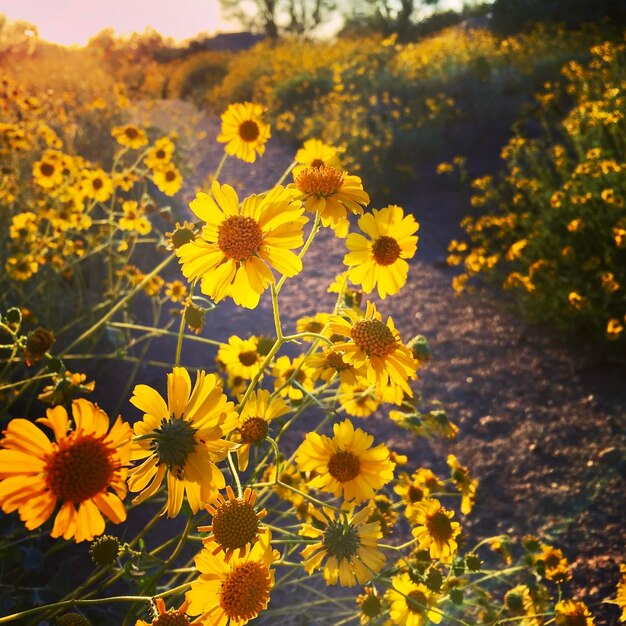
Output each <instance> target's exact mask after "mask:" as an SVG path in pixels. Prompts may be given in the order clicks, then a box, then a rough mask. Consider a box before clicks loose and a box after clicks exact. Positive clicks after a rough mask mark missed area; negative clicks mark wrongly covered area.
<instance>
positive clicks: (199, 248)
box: [176, 182, 307, 309]
mask: <svg viewBox="0 0 626 626" xmlns="http://www.w3.org/2000/svg"><path fill="white" fill-rule="evenodd" d="M213 197H214V198H215V199H213V198H212V197H211V196H209V195H207V194H205V193H199V194H198V195H197V196H196V199H195V200H194V201H193V202H192V203H191V204H190V208H191V210H192V211H193V212H194V213H195V214H196V215H197V216H198V217H199V218H200V219H202V220H204V221H205V222H206V226H205V227H204V229H203V230H202V236H201V237H200V238H198V239H196V240H194V241H191V242H189V243H186V244H185V245H183V246H181V247H180V248H178V249H177V250H176V254H177V255H178V256H179V257H180V263H181V264H182V272H183V274H184V275H185V277H186V278H187V279H188V280H192V281H195V280H198V279H200V280H201V289H202V292H203V293H205V294H206V295H208V296H210V297H211V298H213V300H215V302H219V301H220V300H223V299H224V298H225V297H226V296H230V297H232V299H233V300H234V301H235V303H236V304H240V305H242V306H244V307H246V308H249V309H253V308H255V307H256V306H257V304H258V303H259V299H260V297H261V294H262V293H263V291H265V289H266V288H267V286H268V285H269V284H270V283H274V282H275V278H274V274H273V273H272V271H271V269H270V268H275V269H277V270H278V271H279V272H281V273H282V274H284V275H285V276H289V277H291V276H295V275H296V274H297V273H298V272H300V271H301V270H302V261H301V260H300V259H299V258H298V256H297V255H296V254H295V253H293V252H292V251H291V250H292V249H293V248H297V247H299V246H301V245H302V243H303V239H302V228H303V225H304V224H305V223H306V221H307V220H306V218H304V217H302V208H301V206H300V203H299V202H295V203H294V201H293V194H292V193H290V192H289V191H287V190H285V189H284V188H283V187H280V186H278V187H275V188H274V189H273V190H272V191H270V192H269V193H268V194H267V195H265V196H262V197H261V196H250V197H248V198H246V199H245V200H244V201H243V204H242V206H241V207H240V206H239V199H238V197H237V193H236V192H235V190H234V189H233V188H232V187H230V186H229V185H222V186H220V185H219V183H217V182H214V183H213Z"/></svg>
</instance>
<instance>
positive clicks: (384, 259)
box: [343, 205, 419, 298]
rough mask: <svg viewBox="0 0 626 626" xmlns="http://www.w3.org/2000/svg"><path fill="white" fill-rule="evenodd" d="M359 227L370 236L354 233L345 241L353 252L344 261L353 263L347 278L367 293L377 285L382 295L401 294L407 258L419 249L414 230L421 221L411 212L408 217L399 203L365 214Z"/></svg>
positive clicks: (406, 271) (407, 267) (405, 277)
mask: <svg viewBox="0 0 626 626" xmlns="http://www.w3.org/2000/svg"><path fill="white" fill-rule="evenodd" d="M359 228H360V229H361V230H362V231H363V232H364V233H365V235H367V237H364V236H363V235H361V234H359V233H351V234H350V235H348V238H347V240H346V247H347V248H348V250H349V251H350V252H348V254H346V255H345V257H344V259H343V262H344V264H345V265H348V266H350V269H349V270H348V278H349V279H350V280H351V281H352V282H353V283H354V284H355V285H361V286H362V288H363V291H364V292H365V293H371V292H372V291H373V289H374V287H376V288H377V290H378V295H379V296H380V297H381V298H386V297H387V296H391V295H393V294H395V293H398V291H400V288H401V287H402V286H403V285H404V283H406V279H407V274H408V271H409V265H408V263H407V262H406V261H405V259H410V258H412V257H413V256H414V255H415V251H416V250H417V239H418V238H417V237H416V236H414V233H415V232H416V231H417V229H418V228H419V224H418V223H417V222H416V221H415V218H414V217H413V216H412V215H406V216H405V215H404V211H403V210H402V209H401V208H400V207H399V206H395V205H390V206H388V207H385V208H384V209H381V210H380V211H378V210H376V209H374V210H373V211H372V213H366V214H365V215H363V216H362V217H361V218H359ZM368 237H369V239H368Z"/></svg>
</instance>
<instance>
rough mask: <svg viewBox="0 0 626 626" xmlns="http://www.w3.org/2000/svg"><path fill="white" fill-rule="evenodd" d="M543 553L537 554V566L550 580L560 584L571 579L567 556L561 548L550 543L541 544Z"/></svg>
mask: <svg viewBox="0 0 626 626" xmlns="http://www.w3.org/2000/svg"><path fill="white" fill-rule="evenodd" d="M540 547H541V553H540V554H539V555H538V556H537V568H538V570H539V572H540V573H541V574H542V575H543V576H545V577H546V578H547V579H548V580H551V581H552V582H554V583H557V584H560V583H564V582H567V581H568V580H571V578H572V574H571V573H570V571H569V564H568V562H567V557H565V555H564V554H563V551H562V550H559V548H554V547H553V546H550V545H548V544H545V543H542V544H540Z"/></svg>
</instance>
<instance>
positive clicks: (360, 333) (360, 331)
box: [351, 319, 397, 357]
mask: <svg viewBox="0 0 626 626" xmlns="http://www.w3.org/2000/svg"><path fill="white" fill-rule="evenodd" d="M351 337H352V339H353V341H354V343H355V344H356V345H357V346H358V347H359V348H360V349H361V350H363V351H364V352H366V354H367V355H368V356H381V357H384V356H387V355H388V354H391V353H392V352H393V351H394V350H395V349H396V347H397V344H396V338H395V337H394V336H393V333H392V332H391V329H390V328H389V327H388V326H386V325H385V324H384V323H383V322H381V321H380V320H375V319H364V320H359V321H358V322H357V323H356V324H355V325H354V326H353V327H352V332H351Z"/></svg>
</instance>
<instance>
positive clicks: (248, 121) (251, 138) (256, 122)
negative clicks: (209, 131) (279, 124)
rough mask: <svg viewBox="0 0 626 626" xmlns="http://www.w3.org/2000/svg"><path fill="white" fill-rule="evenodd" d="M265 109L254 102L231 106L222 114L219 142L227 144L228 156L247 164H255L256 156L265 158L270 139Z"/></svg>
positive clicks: (225, 148)
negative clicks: (265, 121)
mask: <svg viewBox="0 0 626 626" xmlns="http://www.w3.org/2000/svg"><path fill="white" fill-rule="evenodd" d="M262 116H263V107H262V106H261V105H260V104H254V103H252V102H243V103H236V104H231V105H229V106H228V108H227V109H226V111H225V112H224V113H222V132H221V133H220V134H219V135H218V136H217V140H218V141H219V142H221V143H225V144H226V145H225V146H224V150H225V151H226V154H230V155H231V156H235V157H237V158H238V159H241V160H242V161H246V162H247V163H254V161H255V160H256V155H257V153H258V155H259V156H263V153H264V152H265V143H266V142H267V140H268V139H269V138H270V136H271V135H270V127H269V124H265V123H264V122H263V119H262Z"/></svg>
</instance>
